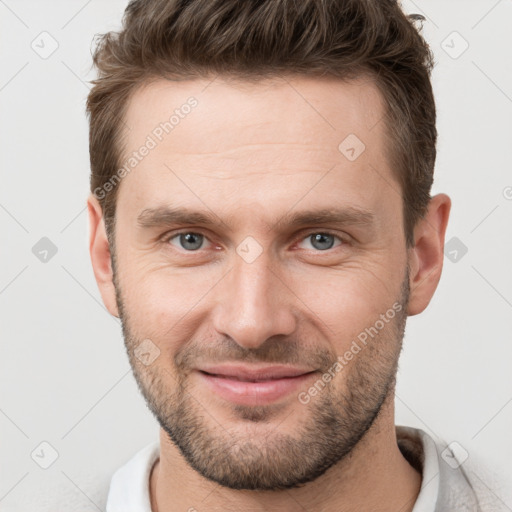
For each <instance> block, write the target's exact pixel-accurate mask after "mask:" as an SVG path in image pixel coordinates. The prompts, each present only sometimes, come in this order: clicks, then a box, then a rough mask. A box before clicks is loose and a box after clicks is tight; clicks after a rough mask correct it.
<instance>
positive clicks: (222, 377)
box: [199, 370, 315, 383]
mask: <svg viewBox="0 0 512 512" xmlns="http://www.w3.org/2000/svg"><path fill="white" fill-rule="evenodd" d="M199 371H200V373H202V374H204V375H209V376H210V377H218V378H220V379H227V380H237V381H239V382H251V383H258V382H272V381H276V380H283V379H298V378H300V377H304V376H305V375H309V374H311V373H315V372H314V371H312V372H307V373H302V374H300V375H289V376H282V377H268V378H260V379H251V378H248V377H239V376H236V375H222V374H220V373H210V372H205V371H203V370H199Z"/></svg>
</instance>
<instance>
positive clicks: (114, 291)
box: [88, 76, 451, 512]
mask: <svg viewBox="0 0 512 512" xmlns="http://www.w3.org/2000/svg"><path fill="white" fill-rule="evenodd" d="M190 96H194V97H195V98H196V99H197V100H198V105H197V107H196V108H195V109H194V110H193V111H192V112H191V113H190V114H189V115H188V116H186V117H185V118H184V119H183V120H181V121H180V123H179V124H178V125H177V126H176V127H175V128H174V130H173V131H172V133H170V134H169V135H167V136H166V137H164V139H163V140H162V141H161V142H160V143H159V144H158V145H157V147H156V148H154V149H152V151H151V152H150V153H149V154H148V156H146V157H145V158H144V159H143V160H142V161H141V162H140V163H138V165H137V167H136V169H135V170H133V171H132V172H131V173H129V174H128V175H127V176H126V177H124V178H123V180H122V182H121V183H120V185H118V186H119V187H120V189H119V191H118V192H119V195H118V204H117V211H116V229H115V261H114V263H115V265H114V267H113V265H112V256H113V254H112V253H111V251H113V248H112V247H110V246H109V244H108V241H107V236H106V232H105V225H104V220H103V217H102V210H101V207H100V205H99V203H98V201H97V199H96V198H95V197H94V196H93V195H91V196H90V197H89V200H88V211H89V219H90V253H91V259H92V264H93V269H94V273H95V277H96V280H97V283H98V286H99V289H100V291H101V295H102V298H103V301H104V303H105V305H106V307H107V308H108V310H109V311H110V313H111V314H112V315H115V316H118V317H120V318H121V319H122V323H123V333H124V337H125V342H126V346H127V350H128V355H129V358H130V363H131V364H132V367H133V371H134V375H135V377H136V380H137V382H138V384H139V387H140V389H141V392H142V394H143V395H144V397H145V399H146V400H147V401H148V405H149V407H150V408H151V410H152V411H153V413H154V414H155V416H156V417H157V419H158V421H159V422H160V426H161V429H160V444H161V455H160V460H159V461H158V463H157V464H156V465H155V466H154V468H153V471H152V473H151V479H150V491H151V502H152V508H153V511H158V512H170V511H174V510H189V509H190V510H194V509H197V510H223V511H226V510H227V511H231V510H232V511H235V510H246V511H264V510H280V511H294V510H303V509H306V510H323V511H326V512H327V511H334V510H336V511H340V510H343V511H352V510H375V511H376V510H379V511H396V510H401V511H404V512H405V511H410V510H412V508H413V505H414V501H415V499H416V497H417V495H418V493H419V489H420V485H421V475H420V474H419V473H418V472H417V471H416V470H414V469H413V468H412V467H411V466H410V465H409V463H408V462H407V460H406V459H405V458H404V457H403V456H402V454H401V452H400V450H399V449H398V446H397V443H396V434H395V425H394V385H395V380H394V379H395V375H396V368H397V362H398V357H399V354H400V350H401V345H402V338H403V330H404V327H405V319H406V316H408V315H416V314H419V313H421V312H422V311H423V310H424V309H425V308H426V307H427V305H428V303H429V302H430V299H431V297H432V296H433V294H434V292H435V289H436V287H437V284H438V282H439V279H440V276H441V270H442V264H443V245H444V236H445V231H446V226H447V223H448V218H449V212H450V206H451V202H450V199H449V197H448V196H447V195H445V194H438V195H436V196H434V197H433V198H432V199H431V201H430V204H429V209H428V213H427V215H426V216H425V218H424V219H422V220H421V221H420V222H418V223H417V225H416V227H415V230H414V240H415V243H414V246H413V247H410V248H407V247H406V244H405V234H404V230H403V215H402V197H401V193H400V187H399V185H398V182H397V181H396V180H395V178H394V176H393V174H392V172H391V169H390V168H389V167H388V164H387V159H386V151H385V150H386V141H385V125H384V123H383V122H381V119H382V117H383V112H384V107H383V102H382V97H381V95H380V93H379V91H378V89H377V88H376V87H375V85H374V84H373V83H372V82H371V81H369V80H363V79H360V80H357V81H352V82H342V81H340V80H337V79H334V78H326V77H324V78H321V79H320V78H306V77H297V76H296V77H286V78H285V77H281V78H274V79H272V80H268V79H267V80H265V81H261V82H258V83H248V82H237V83H234V82H229V81H226V80H224V79H221V78H217V79H216V80H214V81H213V82H211V80H192V81H184V82H176V83H171V82H167V81H163V80H157V81H155V82H152V83H151V84H148V85H147V86H146V87H143V88H141V89H140V90H138V91H137V92H136V93H135V94H134V95H133V97H132V98H131V101H130V104H129V108H128V111H127V114H126V117H125V122H126V124H127V126H128V127H129V130H127V132H126V134H125V155H128V154H129V153H130V152H131V151H134V150H136V149H137V148H138V147H140V146H141V144H143V143H144V141H145V140H146V137H147V136H148V134H150V133H151V132H152V130H153V129H154V128H155V126H157V125H158V124H159V123H160V122H162V121H164V120H166V119H167V118H168V116H169V114H168V113H169V112H172V111H173V110H174V109H175V108H178V107H179V106H180V105H182V104H184V103H185V102H186V100H187V98H189V97H190ZM348 134H356V135H357V137H358V138H359V139H360V140H361V141H363V142H364V144H365V146H366V149H365V151H364V152H363V153H362V154H361V155H360V156H359V157H358V158H357V159H356V160H355V161H350V160H348V159H347V158H346V157H345V156H344V155H343V154H342V153H341V152H340V151H339V149H338V146H339V144H340V143H341V142H342V141H343V140H344V139H345V137H347V135H348ZM162 206H173V207H175V206H181V207H189V208H191V209H194V210H201V211H207V212H210V213H213V214H214V215H215V216H216V218H217V219H218V223H217V224H216V225H213V226H202V225H197V224H190V225H186V226H175V225H169V224H167V225H154V226H151V227H148V226H146V227H143V226H141V225H140V223H139V222H138V220H137V219H138V217H139V215H140V214H141V212H143V211H144V210H147V209H151V208H153V209H154V208H157V207H162ZM330 207H333V208H341V207H343V208H344V207H352V208H358V209H364V210H365V211H369V212H372V214H373V220H372V222H371V223H370V224H354V223H346V222H345V223H339V224H332V223H328V224H324V223H322V224H319V225H317V224H309V225H304V226H300V227H292V226H289V225H287V224H286V223H279V224H278V223H277V221H278V220H281V219H284V216H285V215H286V214H290V213H297V212H301V211H303V210H318V209H323V208H330ZM183 232H185V233H186V232H189V233H198V234H199V235H204V238H202V237H199V239H195V240H194V239H193V240H192V242H195V241H198V245H200V243H201V241H202V245H200V248H199V249H195V250H190V249H187V247H190V246H187V245H185V246H183V240H182V239H181V238H180V237H179V236H176V233H183ZM325 232H327V233H331V234H332V235H334V238H328V239H327V241H324V242H323V243H324V246H321V245H319V244H314V242H312V240H311V235H313V234H316V233H325ZM164 235H165V236H164ZM248 236H251V237H252V238H253V239H254V240H255V241H256V242H257V244H258V246H259V248H260V249H261V254H259V255H258V256H257V257H256V258H255V259H254V261H252V262H250V263H248V262H247V261H246V260H244V258H242V257H241V256H240V254H239V253H238V252H237V247H239V246H240V244H241V243H242V242H243V241H244V240H245V239H246V237H248ZM336 237H339V238H336ZM326 242H327V243H326ZM328 242H331V243H332V245H333V246H332V248H328V249H324V248H323V247H325V246H327V247H329V244H328ZM180 244H181V245H180ZM251 247H252V249H251V251H254V250H255V249H254V245H253V246H251ZM319 247H320V249H319ZM252 254H254V252H253V253H252ZM393 304H400V305H401V306H402V312H401V314H397V315H396V316H394V318H393V320H391V321H389V322H388V323H386V324H385V326H384V327H383V328H382V329H380V330H379V333H378V335H377V336H376V337H375V338H374V339H372V340H371V342H369V343H368V345H367V346H365V348H364V349H363V350H361V351H360V352H359V353H358V354H356V355H355V356H354V357H353V359H352V360H350V361H349V362H348V363H347V364H346V365H345V366H344V367H343V370H342V371H340V372H339V373H337V375H336V377H335V378H333V379H332V380H331V381H330V382H329V383H328V385H327V386H326V387H325V389H323V390H322V391H321V392H320V393H319V394H318V396H315V397H312V398H311V400H310V401H309V402H308V403H307V404H304V403H301V402H300V401H299V400H298V398H297V393H291V394H290V395H288V396H286V397H285V398H282V399H280V400H279V401H278V403H277V404H272V405H264V404H263V405H261V406H235V405H234V404H232V403H231V402H229V401H226V400H224V399H222V398H221V397H219V396H217V395H216V394H215V393H212V391H211V390H210V389H209V388H207V387H206V386H205V385H204V384H203V382H202V381H201V379H200V378H198V375H197V374H196V373H195V372H194V368H195V367H197V366H198V365H199V364H201V363H205V362H244V361H245V362H252V363H256V362H260V363H262V362H267V363H269V364H273V363H280V362H282V363H287V362H289V363H291V362H294V363H296V364H304V365H309V366H310V367H311V369H312V370H317V371H318V373H317V374H316V376H315V377H314V378H313V379H312V380H311V381H310V382H309V384H308V385H307V386H306V387H305V388H304V389H301V391H304V390H305V391H307V390H308V388H309V387H310V386H311V385H312V384H313V383H314V381H316V380H317V379H318V378H319V377H320V378H321V376H322V374H323V373H325V371H326V370H327V369H328V368H329V367H331V366H332V363H333V362H334V361H336V357H337V356H342V355H343V354H345V353H346V351H347V350H349V348H350V346H351V343H352V341H353V340H355V339H357V336H358V334H360V333H361V332H363V331H364V330H365V328H368V327H370V326H373V325H375V324H376V321H377V320H378V319H379V318H381V317H380V315H382V314H384V313H386V312H387V311H389V310H390V308H392V306H393ZM145 339H150V340H151V342H152V343H153V344H154V346H156V347H158V350H159V351H160V352H159V355H158V357H157V358H156V359H155V360H154V362H152V363H151V364H150V365H144V364H142V363H141V362H140V361H139V360H138V359H137V358H136V357H135V355H134V354H135V350H136V348H137V346H138V345H139V344H140V343H141V342H142V341H143V340H145ZM180 427H181V428H182V430H181V431H180V430H179V428H180ZM191 427H194V428H191ZM335 433H336V435H334V434H335ZM173 436H174V439H173ZM187 441H188V445H187ZM184 448H187V449H188V453H184V452H186V451H187V450H185V449H184ZM328 459H329V460H328ZM322 464H323V465H322ZM297 468H299V469H301V468H302V469H304V471H305V472H306V473H307V475H306V477H305V479H304V478H303V481H300V478H299V475H298V473H300V471H298V470H297ZM248 472H249V474H250V476H251V475H252V480H251V478H248V477H247V473H248ZM251 481H252V482H259V484H261V485H260V487H258V488H254V489H251V488H249V487H248V486H246V487H244V488H242V489H240V488H236V485H237V483H238V484H241V483H245V484H248V483H249V482H251ZM302 507H303V508H302Z"/></svg>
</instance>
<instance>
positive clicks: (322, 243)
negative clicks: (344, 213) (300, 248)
mask: <svg viewBox="0 0 512 512" xmlns="http://www.w3.org/2000/svg"><path fill="white" fill-rule="evenodd" d="M336 239H338V240H340V238H339V237H337V236H335V235H331V234H329V233H313V234H311V235H309V236H307V237H306V238H305V239H304V240H308V241H310V243H311V245H312V246H313V248H314V249H316V250H318V251H327V250H329V249H332V248H333V247H334V242H335V240H336ZM338 245H339V244H338Z"/></svg>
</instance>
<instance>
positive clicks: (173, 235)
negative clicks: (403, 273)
mask: <svg viewBox="0 0 512 512" xmlns="http://www.w3.org/2000/svg"><path fill="white" fill-rule="evenodd" d="M186 234H194V235H201V236H203V237H204V238H205V239H206V240H208V241H210V240H209V238H208V237H207V236H206V235H205V234H204V233H201V232H200V231H191V230H183V231H178V232H173V233H167V234H166V235H164V236H163V238H162V242H163V243H166V244H169V242H170V241H171V240H172V239H174V238H176V237H178V236H179V235H186ZM312 235H327V236H332V237H334V238H337V239H338V240H339V241H340V242H341V244H339V245H337V246H334V247H331V248H330V249H326V250H325V251H321V250H315V251H314V252H317V253H330V252H332V251H333V250H334V249H336V248H337V247H341V246H344V245H347V244H348V240H347V239H345V238H343V237H341V236H339V235H338V234H336V233H332V232H331V231H318V230H316V231H309V232H306V233H302V234H301V235H300V237H299V238H296V239H295V240H294V243H295V242H296V241H303V240H305V239H307V238H309V237H311V236H312ZM200 251H201V249H197V250H195V251H186V250H185V249H183V252H188V253H191V254H193V253H199V252H200Z"/></svg>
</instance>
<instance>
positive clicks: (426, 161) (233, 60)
mask: <svg viewBox="0 0 512 512" xmlns="http://www.w3.org/2000/svg"><path fill="white" fill-rule="evenodd" d="M423 19H424V18H423V17H422V16H420V15H415V14H411V15H405V13H404V12H403V11H402V8H401V6H400V5H399V4H398V3H397V1H396V0H243V1H241V0H188V1H184V0H132V1H131V2H130V3H129V4H128V6H127V8H126V10H125V13H124V16H123V26H122V28H121V30H120V31H119V32H108V33H106V34H102V35H100V36H99V40H98V44H97V46H96V48H95V50H94V54H93V63H94V65H95V66H96V67H97V69H98V78H97V79H96V80H93V81H92V83H93V84H94V86H93V88H92V89H91V91H90V93H89V96H88V98H87V114H88V116H89V122H90V131H89V151H90V163H91V191H92V192H93V193H95V191H97V190H104V189H102V187H103V186H104V185H105V183H106V182H108V181H109V180H110V179H112V177H113V176H114V175H115V174H116V171H117V170H118V167H119V165H120V160H121V154H122V143H121V142H122V136H123V130H122V128H123V116H124V114H125V112H126V107H127V104H128V100H129V99H130V96H131V95H132V94H133V92H134V91H135V90H136V89H137V88H138V87H139V86H141V85H143V84H145V83H147V82H148V81H150V80H154V79H156V78H167V79H194V78H204V77H207V76H211V75H212V74H213V75H221V76H222V75H225V76H232V77H237V78H241V79H248V80H249V79H251V80H253V79H259V78H265V77H272V76H279V75H283V74H290V73H292V74H299V75H310V76H311V75H313V76H315V75H316V76H322V75H332V76H335V77H339V78H340V79H343V80H350V79H352V78H358V77H360V76H363V75H369V76H371V77H372V78H373V79H374V80H375V83H376V85H377V86H378V88H379V90H380V92H381V94H382V95H383V98H384V100H385V105H386V114H385V117H384V123H385V126H386V132H387V133H386V137H387V138H388V142H389V144H388V145H387V147H388V148H389V150H388V155H387V156H388V163H389V164H390V166H391V169H392V171H393V172H394V173H395V176H396V178H397V180H398V182H399V183H400V186H401V192H402V196H403V212H404V231H405V237H406V241H407V245H408V246H411V245H412V244H413V243H414V240H413V228H414V226H415V225H416V223H417V221H418V220H419V219H420V218H422V217H423V216H424V215H425V213H426V211H427V207H428V203H429V200H430V189H431V186H432V181H433V174H434V164H435V158H436V140H437V130H436V108H435V101H434V96H433V91H432V85H431V82H430V74H431V71H432V68H433V55H432V53H431V51H430V49H429V47H428V45H427V43H426V42H425V40H424V38H423V37H422V36H421V35H420V33H419V30H418V29H417V28H416V27H415V24H414V22H415V21H417V20H423ZM340 142H341V141H340ZM118 188H119V187H116V186H114V187H109V190H108V191H107V192H104V193H103V194H102V197H99V200H100V204H101V207H102V210H103V215H104V218H105V222H106V225H107V231H108V232H112V230H113V226H114V220H115V209H116V196H117V190H118Z"/></svg>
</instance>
